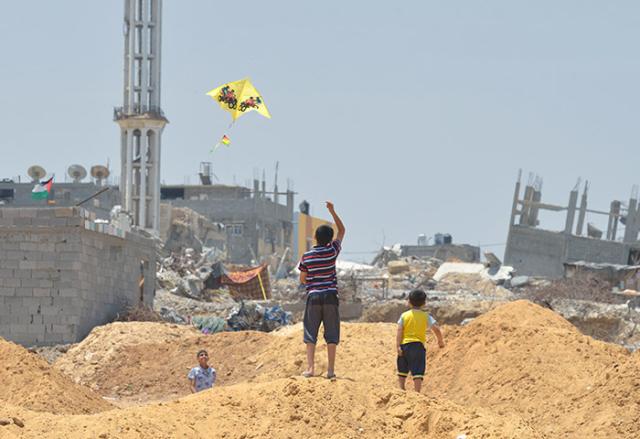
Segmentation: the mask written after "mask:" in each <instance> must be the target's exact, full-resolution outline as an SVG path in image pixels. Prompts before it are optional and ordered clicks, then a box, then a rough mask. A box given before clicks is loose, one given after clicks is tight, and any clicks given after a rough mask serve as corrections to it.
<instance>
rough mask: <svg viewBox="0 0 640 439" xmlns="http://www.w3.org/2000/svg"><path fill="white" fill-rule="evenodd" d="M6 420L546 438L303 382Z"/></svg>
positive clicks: (286, 432) (30, 428)
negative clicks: (87, 412) (100, 411)
mask: <svg viewBox="0 0 640 439" xmlns="http://www.w3.org/2000/svg"><path fill="white" fill-rule="evenodd" d="M7 416H17V417H19V418H20V419H21V420H23V421H24V424H25V426H24V428H22V429H20V428H18V427H17V426H13V425H11V426H8V427H4V428H6V429H8V431H10V432H12V433H23V434H24V435H25V437H40V438H54V437H55V438H59V437H65V438H86V437H100V438H115V437H118V438H129V437H131V438H134V437H135V438H169V437H171V438H174V437H189V438H209V437H220V438H244V439H248V438H266V437H268V438H294V437H308V438H336V439H337V438H340V439H342V438H376V439H378V438H412V437H429V438H438V439H439V438H442V439H445V438H446V439H452V438H455V437H456V436H457V435H459V434H463V433H465V434H467V435H468V437H470V438H480V437H487V438H488V437H493V438H508V437H514V438H515V437H517V438H519V439H526V438H541V437H543V436H541V435H540V434H539V433H537V432H535V430H534V429H533V428H532V427H531V426H530V425H527V424H526V423H525V422H524V421H522V420H521V419H519V418H517V417H514V416H508V415H507V416H500V415H493V414H491V413H488V412H487V411H485V410H481V409H479V410H475V409H473V410H467V409H464V408H463V407H460V406H458V405H456V404H453V403H449V402H443V401H438V400H437V399H434V398H429V397H426V396H424V395H417V394H411V393H410V394H405V393H404V392H400V391H398V390H393V389H376V390H372V389H371V388H370V387H369V386H368V385H367V384H366V383H356V382H351V381H349V380H338V381H337V382H331V381H328V380H325V379H312V380H305V379H303V378H290V379H280V380H276V381H273V382H270V383H261V384H255V385H252V384H248V383H244V384H238V385H234V386H228V387H223V388H217V389H214V390H212V391H207V392H202V393H199V394H196V395H192V396H188V397H186V398H184V399H181V400H177V401H173V402H169V403H165V404H161V405H153V406H148V407H139V408H128V409H124V410H118V411H115V412H109V413H105V414H98V415H94V416H68V417H65V418H62V417H59V416H52V415H45V414H35V413H33V412H27V411H24V410H22V411H20V410H16V409H15V408H11V407H3V408H0V417H7ZM0 428H3V427H0ZM0 431H2V430H0ZM427 435H428V436H427Z"/></svg>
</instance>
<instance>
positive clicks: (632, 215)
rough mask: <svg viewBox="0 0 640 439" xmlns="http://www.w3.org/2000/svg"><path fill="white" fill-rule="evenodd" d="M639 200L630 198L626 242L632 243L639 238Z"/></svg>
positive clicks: (625, 227) (625, 229)
mask: <svg viewBox="0 0 640 439" xmlns="http://www.w3.org/2000/svg"><path fill="white" fill-rule="evenodd" d="M637 207H638V200H636V199H635V198H631V199H630V200H629V208H628V209H627V222H626V224H625V225H624V242H626V243H631V242H634V241H635V240H636V239H637V238H638V229H637V226H636V215H637V210H636V209H637Z"/></svg>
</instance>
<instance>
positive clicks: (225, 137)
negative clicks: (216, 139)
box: [220, 134, 231, 145]
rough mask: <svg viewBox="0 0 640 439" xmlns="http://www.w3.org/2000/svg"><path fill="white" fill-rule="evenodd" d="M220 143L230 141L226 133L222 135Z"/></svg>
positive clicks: (227, 143)
mask: <svg viewBox="0 0 640 439" xmlns="http://www.w3.org/2000/svg"><path fill="white" fill-rule="evenodd" d="M220 143H223V144H225V145H229V144H230V143H231V139H230V138H228V137H227V135H226V134H225V135H224V136H222V140H220Z"/></svg>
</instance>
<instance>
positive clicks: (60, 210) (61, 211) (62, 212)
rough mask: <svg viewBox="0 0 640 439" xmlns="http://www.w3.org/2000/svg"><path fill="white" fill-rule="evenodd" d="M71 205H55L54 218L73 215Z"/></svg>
mask: <svg viewBox="0 0 640 439" xmlns="http://www.w3.org/2000/svg"><path fill="white" fill-rule="evenodd" d="M73 214H74V211H73V207H57V208H56V209H55V216H56V218H68V217H71V216H73Z"/></svg>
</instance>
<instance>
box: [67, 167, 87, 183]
mask: <svg viewBox="0 0 640 439" xmlns="http://www.w3.org/2000/svg"><path fill="white" fill-rule="evenodd" d="M67 174H69V177H71V178H73V182H74V183H80V182H81V181H82V179H83V178H85V177H86V176H87V170H86V169H84V166H82V165H71V166H69V167H68V168H67Z"/></svg>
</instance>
